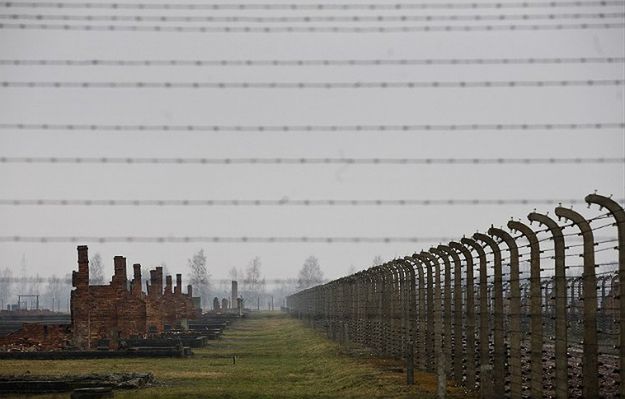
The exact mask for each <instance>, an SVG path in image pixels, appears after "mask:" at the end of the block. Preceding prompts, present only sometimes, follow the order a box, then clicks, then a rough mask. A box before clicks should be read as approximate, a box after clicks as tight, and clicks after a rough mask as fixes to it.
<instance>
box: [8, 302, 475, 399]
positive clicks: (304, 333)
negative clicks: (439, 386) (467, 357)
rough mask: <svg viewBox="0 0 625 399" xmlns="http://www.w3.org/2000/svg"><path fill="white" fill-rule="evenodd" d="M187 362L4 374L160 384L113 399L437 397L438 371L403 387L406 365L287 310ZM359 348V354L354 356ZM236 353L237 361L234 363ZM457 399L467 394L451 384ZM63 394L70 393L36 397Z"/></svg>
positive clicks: (116, 362) (47, 366)
mask: <svg viewBox="0 0 625 399" xmlns="http://www.w3.org/2000/svg"><path fill="white" fill-rule="evenodd" d="M194 353H195V355H194V356H193V357H192V358H190V359H106V360H63V361H8V360H0V374H7V373H11V374H16V373H25V372H30V373H31V374H67V373H86V372H122V371H136V372H147V371H149V372H152V373H154V375H155V377H156V379H157V380H158V381H159V382H160V383H161V384H162V385H161V386H157V387H152V388H146V389H142V390H138V391H117V392H116V395H115V397H116V398H133V399H135V398H388V399H392V398H397V399H399V398H433V397H435V395H434V390H435V386H436V381H435V378H434V376H433V375H431V374H426V373H419V372H417V373H416V375H415V380H416V385H414V386H411V387H409V386H407V385H406V384H405V378H406V376H405V374H404V373H403V372H401V369H400V367H401V363H399V362H398V361H396V360H391V359H383V360H381V359H376V358H372V357H370V356H364V355H363V353H364V352H362V351H353V350H347V349H346V348H345V347H341V346H339V345H338V344H337V343H335V342H333V341H331V340H328V339H326V338H325V337H324V336H322V335H321V334H320V333H319V332H316V331H314V330H312V329H310V328H308V327H306V326H305V325H304V324H303V323H302V322H300V321H298V320H294V319H291V318H289V317H288V316H286V315H284V314H278V313H274V314H257V315H254V316H252V317H250V318H249V319H247V320H243V321H240V322H238V323H236V324H235V325H234V326H232V327H230V328H228V329H227V330H226V332H225V334H224V336H223V338H222V339H221V340H219V341H212V342H211V344H210V346H209V347H207V348H203V349H194ZM355 353H359V355H356V354H355ZM233 357H236V361H233ZM450 393H451V394H452V397H464V395H463V393H462V391H460V390H458V389H454V388H451V387H450ZM61 397H63V398H66V397H67V394H65V395H56V396H54V395H43V396H41V395H40V396H36V398H38V399H44V398H61Z"/></svg>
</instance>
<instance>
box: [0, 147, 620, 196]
mask: <svg viewBox="0 0 625 399" xmlns="http://www.w3.org/2000/svg"><path fill="white" fill-rule="evenodd" d="M0 163H45V164H49V163H52V164H54V163H56V164H176V165H179V164H199V165H250V164H251V165H274V164H277V165H319V164H341V165H343V164H347V165H429V164H448V165H477V164H486V165H491V164H515V165H530V164H539V165H545V164H624V163H625V158H344V157H341V158H134V157H3V156H0ZM579 202H580V203H582V202H583V201H579Z"/></svg>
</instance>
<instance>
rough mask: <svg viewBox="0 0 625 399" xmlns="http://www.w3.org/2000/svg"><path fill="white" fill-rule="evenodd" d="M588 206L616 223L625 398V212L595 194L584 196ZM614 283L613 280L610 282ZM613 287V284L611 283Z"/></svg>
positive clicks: (623, 390)
mask: <svg viewBox="0 0 625 399" xmlns="http://www.w3.org/2000/svg"><path fill="white" fill-rule="evenodd" d="M586 202H587V203H588V205H590V204H597V205H599V206H600V207H601V208H606V209H607V210H608V211H609V212H610V214H611V215H612V217H613V218H614V219H615V221H616V230H617V235H618V237H617V238H618V247H617V248H618V281H619V283H618V290H619V291H618V295H617V297H618V303H619V306H618V307H619V311H618V313H617V315H616V316H617V321H618V326H619V342H618V345H619V358H620V359H619V363H620V364H619V366H620V367H619V369H620V370H619V374H620V377H621V378H620V386H619V393H620V396H621V398H625V210H623V208H622V207H621V206H620V205H619V204H618V203H617V202H616V201H614V200H613V199H611V198H608V197H604V196H601V195H597V194H590V195H587V196H586ZM612 281H614V280H612ZM612 287H614V283H612Z"/></svg>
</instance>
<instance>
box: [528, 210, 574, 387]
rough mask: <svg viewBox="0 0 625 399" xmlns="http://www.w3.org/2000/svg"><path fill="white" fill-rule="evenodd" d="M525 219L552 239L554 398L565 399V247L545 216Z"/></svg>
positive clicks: (556, 228) (558, 230)
mask: <svg viewBox="0 0 625 399" xmlns="http://www.w3.org/2000/svg"><path fill="white" fill-rule="evenodd" d="M527 218H528V219H529V220H530V221H531V222H538V223H540V224H541V225H542V226H545V227H546V228H548V229H549V232H550V233H551V236H552V239H553V249H554V258H555V276H554V282H555V299H556V300H555V307H556V311H555V319H556V326H555V332H556V342H555V360H556V384H555V385H556V387H555V389H556V398H557V399H565V398H567V397H568V392H569V388H568V361H567V356H566V353H567V348H568V342H567V331H566V330H567V323H568V320H567V317H566V304H567V300H566V267H565V262H564V260H565V253H564V251H565V247H564V236H563V235H562V228H561V227H560V226H559V225H558V223H556V221H555V220H553V219H551V218H550V217H548V216H547V215H542V214H540V213H536V212H532V213H530V214H529V215H528V216H527Z"/></svg>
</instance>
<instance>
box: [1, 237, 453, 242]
mask: <svg viewBox="0 0 625 399" xmlns="http://www.w3.org/2000/svg"><path fill="white" fill-rule="evenodd" d="M440 241H450V238H449V237H306V236H300V237H254V236H250V237H223V236H150V237H148V236H109V237H104V236H0V242H25V243H67V242H98V243H120V242H128V243H197V242H204V243H250V244H257V243H262V244H272V243H295V244H297V243H311V244H319V243H321V244H334V243H354V244H387V243H417V242H440Z"/></svg>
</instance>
